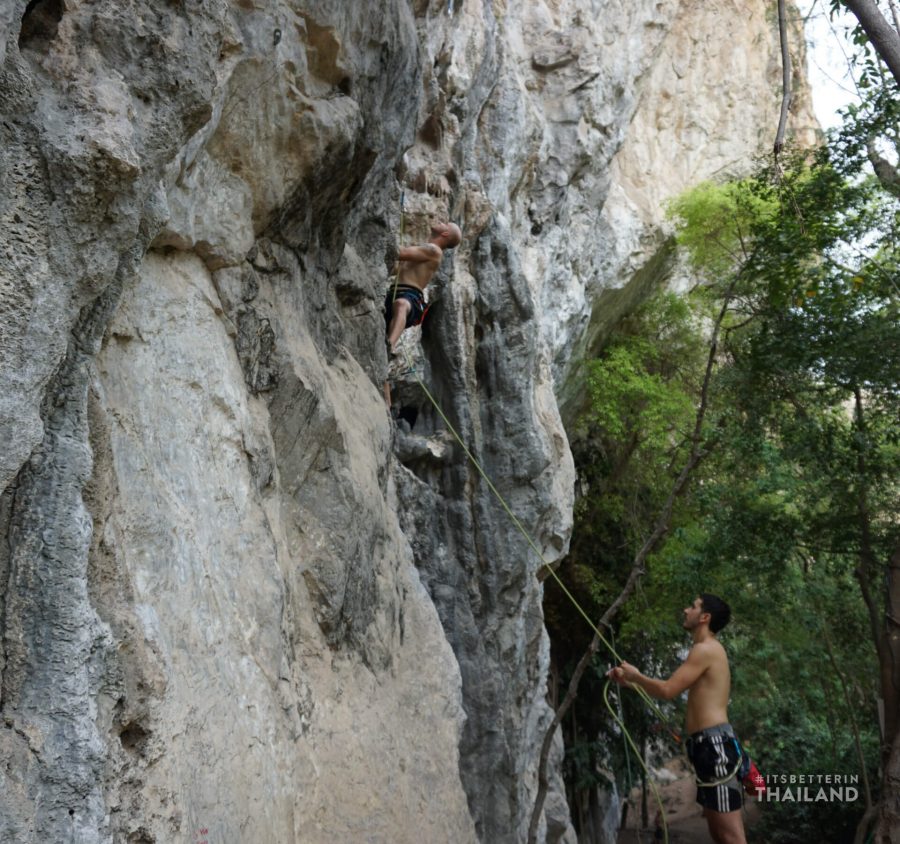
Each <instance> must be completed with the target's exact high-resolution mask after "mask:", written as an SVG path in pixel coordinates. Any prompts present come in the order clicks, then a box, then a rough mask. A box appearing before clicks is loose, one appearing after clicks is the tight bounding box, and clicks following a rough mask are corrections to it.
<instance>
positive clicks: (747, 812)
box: [618, 757, 758, 844]
mask: <svg viewBox="0 0 900 844" xmlns="http://www.w3.org/2000/svg"><path fill="white" fill-rule="evenodd" d="M664 767H665V768H666V769H667V770H669V771H671V772H672V773H673V774H674V775H675V777H676V779H675V781H674V782H671V783H667V784H666V785H660V786H658V788H659V793H660V797H662V802H663V806H664V807H665V810H666V822H667V823H668V826H669V844H713V840H712V838H710V837H709V832H708V830H707V828H706V821H705V820H704V818H703V814H702V809H701V808H700V806H699V805H697V802H696V797H697V786H696V785H694V776H693V774H692V773H691V771H690V769H689V768H688V766H687V763H686V762H685V761H684V759H682V758H681V757H676V758H675V759H672V760H670V761H669V762H667V763H666V764H665V765H664ZM628 802H629V808H628V819H627V821H626V824H625V828H624V829H622V831H621V832H620V833H619V840H618V844H646V843H647V842H654V844H655V842H656V841H657V840H660V839H655V838H654V837H653V829H652V827H653V819H654V818H655V817H656V813H657V811H658V810H659V807H658V805H657V803H656V799H655V798H654V796H653V792H652V791H650V792H649V796H648V804H647V811H648V813H649V815H650V826H651V829H650V830H644V831H642V832H641V831H639V829H638V828H639V826H640V821H641V790H640V788H636V789H634V791H632V793H631V794H630V795H629V801H628ZM757 816H758V807H757V805H756V802H755V801H754V800H749V799H748V800H747V801H746V802H745V803H744V826H745V827H747V828H749V827H751V826H753V824H754V823H755V821H756V819H757Z"/></svg>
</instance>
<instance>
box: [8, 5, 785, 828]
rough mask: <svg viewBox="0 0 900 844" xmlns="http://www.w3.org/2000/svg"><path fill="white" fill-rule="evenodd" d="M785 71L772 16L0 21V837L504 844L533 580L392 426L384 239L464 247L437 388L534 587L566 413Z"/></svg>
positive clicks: (25, 13)
mask: <svg viewBox="0 0 900 844" xmlns="http://www.w3.org/2000/svg"><path fill="white" fill-rule="evenodd" d="M723 27H724V29H725V31H724V32H723V31H722V29H723ZM775 43H776V34H775V31H774V29H773V22H772V21H771V20H770V19H769V18H768V17H767V13H766V4H765V3H763V2H761V0H760V1H759V2H756V0H754V2H751V3H731V2H726V0H712V2H706V3H703V4H701V3H699V2H696V3H695V2H689V1H688V0H684V2H681V3H679V2H675V0H668V2H663V1H662V0H659V1H658V2H650V0H629V2H625V0H621V1H619V0H609V1H608V2H596V0H569V2H566V0H545V2H537V0H534V2H526V3H507V2H505V0H494V2H487V0H484V1H482V0H457V2H445V1H444V0H441V2H437V0H435V2H429V0H382V2H379V3H346V2H343V3H342V2H337V0H307V2H301V0H282V2H267V0H200V1H199V2H181V0H172V1H171V2H162V0H159V2H152V3H136V2H115V3H114V2H111V0H100V2H87V1H86V0H32V2H29V3H27V4H26V3H25V2H24V0H22V2H13V0H0V115H2V119H0V138H2V143H0V178H2V183H0V221H2V224H0V317H2V324H3V330H2V334H0V366H2V370H0V379H2V382H0V383H2V389H0V436H2V441H3V444H4V448H3V449H2V452H0V489H2V490H4V492H3V494H2V496H0V526H2V529H3V534H4V536H5V540H6V541H5V542H3V543H2V544H0V584H2V586H0V621H2V627H0V635H2V648H0V710H2V720H0V755H2V758H3V759H4V760H5V764H4V765H0V840H3V841H17V842H20V841H21V842H32V841H33V842H37V841H78V842H92V841H97V842H99V841H104V842H105V841H133V842H151V841H156V842H169V841H198V840H203V839H204V838H205V839H207V840H209V841H223V842H224V841H278V842H288V841H296V842H304V844H305V843H306V842H320V841H321V842H337V841H347V842H355V841H385V842H386V841H390V842H405V841H408V842H422V841H428V842H441V841H447V842H464V841H475V840H480V841H484V842H491V844H493V842H505V841H518V840H521V839H522V838H523V836H524V830H525V829H526V828H527V824H528V818H529V811H530V805H531V798H532V795H533V792H534V787H535V769H536V761H537V749H538V745H539V742H540V738H541V735H542V732H543V730H544V729H545V727H546V724H547V722H548V720H549V709H548V706H547V704H546V702H545V685H546V671H547V653H548V648H547V642H546V635H545V633H544V629H543V624H542V619H541V603H540V599H541V586H540V584H539V581H538V579H537V577H536V572H537V568H538V566H539V561H538V560H537V559H536V558H535V556H534V554H533V552H531V551H530V549H529V548H528V547H527V545H526V543H525V541H524V539H523V538H522V537H521V536H520V535H519V534H518V533H517V532H516V530H515V529H514V527H513V526H512V525H511V524H510V521H509V519H508V517H507V516H506V514H505V513H504V512H503V511H502V509H500V507H499V506H498V505H497V503H496V502H495V501H494V499H493V498H492V496H491V494H490V493H489V491H488V490H487V489H486V486H485V484H484V482H483V481H482V480H481V479H480V478H479V476H478V475H477V474H476V473H475V471H474V470H473V469H472V467H471V466H470V465H469V464H468V462H467V460H466V458H465V456H464V454H463V453H462V452H461V449H459V448H458V447H457V446H455V445H454V444H453V443H451V442H450V441H449V440H448V439H447V437H446V436H445V433H444V424H443V422H442V421H441V420H440V419H439V417H438V416H437V414H436V412H435V411H434V410H433V408H432V407H431V405H430V403H429V402H428V400H427V399H426V398H425V397H424V396H423V394H422V390H421V387H420V386H419V385H418V384H417V382H416V381H415V379H412V378H409V377H407V378H406V379H405V381H403V380H402V379H401V383H398V384H397V385H396V387H397V390H396V397H397V401H398V403H399V404H401V405H403V406H404V407H405V411H404V413H405V414H406V415H407V417H410V418H411V416H412V415H413V414H416V419H415V426H414V428H413V430H412V431H409V430H407V426H405V425H401V426H400V427H398V426H397V425H396V424H395V423H393V422H392V421H391V420H390V418H389V416H388V414H387V412H386V410H385V407H384V403H383V400H382V397H381V383H382V380H383V378H384V375H385V372H386V368H387V361H386V357H385V352H384V342H383V336H384V335H383V332H384V322H383V316H382V312H381V307H382V305H381V303H382V297H383V295H384V291H385V289H386V287H387V284H388V268H389V267H390V265H391V264H392V262H393V258H394V256H395V254H396V241H397V233H398V229H402V232H403V235H404V239H405V240H406V241H411V240H415V239H422V238H424V236H425V235H426V234H427V224H428V221H429V220H430V219H433V218H434V217H435V216H451V217H452V218H453V219H455V220H456V221H458V222H459V223H460V225H461V226H462V227H463V229H464V233H465V234H464V242H463V244H462V245H461V247H460V248H459V249H458V250H456V251H455V252H454V253H451V254H450V255H448V257H447V258H446V259H445V261H444V266H443V269H442V272H441V274H440V276H439V278H438V279H437V281H436V283H435V284H434V285H433V287H432V288H431V289H430V293H431V296H430V298H431V310H430V312H429V316H428V320H427V322H426V326H425V329H424V331H423V332H422V334H423V336H422V338H421V352H417V353H416V356H417V359H418V360H419V370H420V371H421V373H422V376H423V380H424V381H425V382H426V383H427V384H428V385H429V389H430V390H431V391H432V392H433V394H434V396H435V397H436V399H437V400H438V402H439V403H440V404H441V405H442V407H443V408H444V410H445V412H446V413H447V415H448V417H449V418H450V419H451V420H452V422H453V424H454V425H455V426H456V427H457V428H458V429H459V431H460V432H461V434H462V436H463V438H464V439H465V440H466V442H467V443H468V445H469V447H470V449H471V450H472V451H473V452H474V453H475V454H476V455H477V456H478V458H479V459H480V460H481V461H482V463H483V465H484V467H485V469H486V471H487V472H488V474H489V475H490V476H491V477H492V478H493V479H494V480H495V482H496V484H497V486H498V488H499V489H500V491H501V492H502V493H503V495H504V496H505V497H506V498H507V500H508V501H509V502H510V504H511V505H512V507H513V508H514V509H515V511H516V514H517V516H518V517H519V518H520V519H521V520H522V522H523V523H524V524H526V525H527V526H528V528H529V530H530V531H531V532H532V535H533V536H534V537H535V539H536V540H537V542H538V543H539V544H540V546H541V548H542V549H543V552H544V555H545V557H546V559H548V560H549V561H551V562H552V561H553V560H555V559H557V558H558V557H559V556H560V555H561V554H563V553H564V552H565V549H566V547H567V544H568V539H569V532H570V529H571V509H572V480H573V470H572V465H571V456H570V453H569V449H568V444H567V440H566V436H565V432H564V429H563V426H562V423H561V419H560V411H559V406H558V397H559V396H560V395H562V393H563V391H564V385H566V384H567V385H568V386H567V387H566V389H568V390H569V391H570V393H572V392H575V391H576V386H575V385H577V379H576V378H575V377H574V376H573V375H572V373H573V372H575V371H576V370H575V367H574V363H576V362H577V359H578V357H579V356H580V355H581V354H583V350H584V349H585V348H586V347H587V346H588V345H589V344H590V343H591V342H593V339H594V338H595V337H596V335H597V334H598V333H599V332H600V331H601V330H602V326H603V324H604V320H605V321H606V323H607V324H608V322H609V320H610V319H612V318H614V316H615V313H616V312H617V311H616V309H618V311H619V312H620V311H621V309H622V308H624V307H626V305H627V300H628V299H629V297H630V298H634V297H635V296H637V295H639V294H640V291H641V290H642V289H643V288H644V287H645V286H646V285H647V284H649V283H651V282H652V281H653V280H654V279H656V278H658V277H659V274H660V273H659V272H658V271H657V270H653V272H650V271H647V270H646V266H647V265H648V262H649V265H650V266H651V267H658V266H661V265H662V264H663V263H664V260H663V258H664V254H663V258H660V254H661V253H660V246H661V244H662V243H663V240H664V238H663V236H662V235H661V234H660V228H659V224H660V220H661V213H660V211H659V203H660V201H661V200H662V199H664V198H665V197H666V196H668V195H671V194H672V193H674V192H677V191H678V190H680V189H681V188H682V187H683V186H685V185H687V184H689V183H691V182H693V181H695V180H698V179H700V178H702V177H705V176H708V175H711V174H714V173H717V172H721V171H722V170H726V169H728V168H729V167H732V166H734V164H735V163H736V162H738V161H740V160H741V159H742V158H743V157H744V156H745V155H746V154H747V153H749V152H752V151H755V150H756V148H757V146H758V145H759V144H760V141H761V135H760V133H763V135H762V137H764V136H765V133H766V132H767V131H768V130H769V129H770V127H772V126H774V115H775V110H776V107H777V94H776V90H775V78H776V71H777V66H776V65H774V64H773V56H774V55H775ZM723 44H727V45H728V46H727V49H726V48H725V47H723V46H722V45H723ZM741 62H743V63H744V64H743V65H741V64H740V63H741ZM698 79H699V80H702V81H703V86H702V93H699V94H697V93H694V97H695V98H696V101H691V100H690V98H689V94H690V92H696V89H697V84H696V81H697V80H698ZM747 127H753V130H752V131H747ZM673 162H675V164H673ZM401 192H402V193H403V195H404V196H405V214H404V217H403V222H402V224H401V222H400V197H401ZM619 288H623V289H626V290H631V291H633V292H632V293H630V294H629V296H626V297H624V298H623V297H620V300H621V301H617V302H613V303H612V305H610V300H609V299H608V294H606V293H605V291H608V290H610V289H619ZM598 303H599V305H598ZM607 311H608V313H607ZM560 756H561V748H558V752H557V756H556V759H555V761H554V774H553V777H554V783H555V790H554V792H553V793H552V795H551V798H550V800H548V804H547V810H546V812H545V818H544V824H543V830H544V832H545V835H546V838H547V840H552V841H557V840H563V839H564V840H569V841H571V840H573V834H572V831H571V826H570V824H569V820H568V809H567V807H566V805H565V800H564V798H563V797H562V792H561V788H560V780H559V774H558V766H559V760H560Z"/></svg>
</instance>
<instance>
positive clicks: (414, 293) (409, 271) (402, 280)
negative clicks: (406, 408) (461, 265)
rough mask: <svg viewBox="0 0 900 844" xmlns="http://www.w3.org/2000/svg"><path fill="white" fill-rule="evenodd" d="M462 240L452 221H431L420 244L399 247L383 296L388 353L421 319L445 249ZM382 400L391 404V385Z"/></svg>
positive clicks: (385, 387)
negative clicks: (390, 278)
mask: <svg viewBox="0 0 900 844" xmlns="http://www.w3.org/2000/svg"><path fill="white" fill-rule="evenodd" d="M460 240H462V232H461V231H460V230H459V226H457V225H456V224H455V223H434V224H433V225H432V226H431V236H430V237H429V238H428V242H427V243H423V244H422V245H421V246H401V247H400V254H399V255H398V256H397V266H396V269H395V273H396V278H395V280H394V282H393V283H392V284H391V286H390V287H388V291H387V295H386V296H385V299H384V321H385V325H386V328H387V346H388V354H389V355H391V354H393V353H394V351H395V349H396V347H397V341H398V340H399V339H400V335H401V334H402V333H403V331H404V330H405V329H407V328H412V327H413V326H414V325H418V324H419V323H420V322H422V318H423V317H424V316H425V288H426V287H427V286H428V282H430V281H431V279H432V278H433V277H434V274H435V273H436V272H437V271H438V268H439V267H440V265H441V259H442V258H443V257H444V250H445V249H452V248H453V247H454V246H456V245H458V244H459V242H460ZM384 399H385V401H386V402H387V405H388V407H390V405H391V396H390V387H389V386H388V384H387V382H385V385H384Z"/></svg>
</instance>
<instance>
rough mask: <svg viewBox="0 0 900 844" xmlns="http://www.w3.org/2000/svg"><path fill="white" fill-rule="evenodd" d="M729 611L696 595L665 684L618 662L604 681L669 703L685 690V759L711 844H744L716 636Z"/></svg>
mask: <svg viewBox="0 0 900 844" xmlns="http://www.w3.org/2000/svg"><path fill="white" fill-rule="evenodd" d="M730 618H731V610H730V609H729V607H728V604H726V603H725V602H724V601H723V600H722V599H721V598H718V597H716V596H715V595H709V594H706V593H704V594H702V595H700V597H698V598H696V599H695V600H694V603H693V604H691V606H689V607H687V608H686V609H685V610H684V624H683V627H684V629H685V630H690V632H691V636H692V637H693V640H694V643H693V646H692V647H691V651H690V653H689V654H688V656H687V659H686V660H685V661H684V662H683V663H682V664H681V665H680V666H679V667H678V668H677V669H676V670H675V673H674V674H672V676H671V677H669V679H668V680H657V679H654V678H652V677H645V676H644V675H643V674H641V672H640V671H638V670H637V669H636V668H635V667H634V666H633V665H629V664H628V663H627V662H623V663H622V664H621V665H620V666H619V667H618V668H613V669H612V670H611V671H610V672H609V676H610V677H611V678H612V679H613V680H615V681H616V682H617V683H618V684H619V685H622V686H624V685H635V686H640V687H641V688H642V689H643V690H644V691H645V692H647V694H649V695H652V696H653V697H658V698H662V699H664V700H671V699H672V698H674V697H676V696H677V695H680V694H681V693H682V692H683V691H684V690H685V689H688V690H689V691H688V703H687V716H686V718H685V729H686V732H687V733H688V734H689V737H688V739H687V742H686V745H687V753H688V759H690V761H691V764H692V765H693V766H694V772H695V773H696V779H697V802H698V803H699V804H700V805H701V806H702V807H703V815H704V817H705V818H706V822H707V824H708V825H709V834H710V835H711V836H712V839H713V841H715V842H716V844H746V841H747V839H746V838H745V837H744V821H743V818H742V817H741V806H742V805H743V791H742V789H741V783H740V781H739V780H738V772H739V769H740V767H741V763H742V758H743V753H742V751H741V749H740V745H739V744H738V741H737V738H736V737H735V734H734V730H733V729H732V728H731V725H730V724H729V723H728V698H729V696H730V694H731V672H730V670H729V668H728V656H727V654H726V653H725V648H723V647H722V644H721V643H720V642H719V640H718V639H717V638H716V634H717V633H718V632H719V631H720V630H721V629H722V628H723V627H724V626H725V625H726V624H728V620H729V619H730Z"/></svg>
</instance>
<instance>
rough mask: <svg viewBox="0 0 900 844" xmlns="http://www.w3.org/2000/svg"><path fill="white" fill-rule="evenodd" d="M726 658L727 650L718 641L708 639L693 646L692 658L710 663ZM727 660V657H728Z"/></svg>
mask: <svg viewBox="0 0 900 844" xmlns="http://www.w3.org/2000/svg"><path fill="white" fill-rule="evenodd" d="M723 656H725V648H723V647H722V643H721V642H720V641H719V640H718V639H707V640H706V641H705V642H697V643H696V644H694V645H692V646H691V658H692V659H697V660H702V661H703V662H706V663H709V662H712V661H714V660H718V659H721V658H722V657H723ZM726 658H727V657H726Z"/></svg>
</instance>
